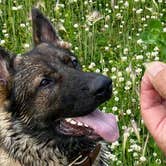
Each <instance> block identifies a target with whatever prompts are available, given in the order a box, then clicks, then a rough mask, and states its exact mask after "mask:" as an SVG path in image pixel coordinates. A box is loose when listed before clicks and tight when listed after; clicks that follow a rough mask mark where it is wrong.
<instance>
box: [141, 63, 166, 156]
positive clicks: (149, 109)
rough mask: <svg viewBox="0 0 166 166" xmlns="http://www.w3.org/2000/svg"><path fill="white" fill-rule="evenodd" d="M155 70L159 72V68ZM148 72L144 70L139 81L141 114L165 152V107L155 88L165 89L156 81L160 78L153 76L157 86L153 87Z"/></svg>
mask: <svg viewBox="0 0 166 166" xmlns="http://www.w3.org/2000/svg"><path fill="white" fill-rule="evenodd" d="M155 67H156V65H155ZM155 70H156V69H155ZM157 70H158V71H159V72H160V70H159V68H157ZM155 72H156V71H155ZM149 74H150V73H149V72H147V71H146V72H145V74H144V77H143V79H142V82H141V98H140V102H141V114H142V117H143V119H144V122H145V124H146V126H147V128H148V130H149V131H150V133H151V134H152V135H153V137H154V138H155V140H156V142H157V144H158V145H159V147H160V148H161V149H162V150H163V151H164V152H165V153H166V145H163V144H165V142H166V140H164V139H166V138H165V136H164V135H165V133H166V107H165V104H163V98H162V97H161V96H160V94H159V93H158V92H157V90H158V89H157V88H158V87H159V89H160V91H164V90H165V89H164V88H163V85H161V84H158V83H156V82H157V81H160V82H161V81H162V78H160V79H159V77H158V78H157V79H156V78H155V79H156V80H155V81H154V82H155V83H156V84H155V86H157V88H156V87H155V88H154V82H153V83H152V81H153V78H151V76H149ZM162 77H163V75H162ZM165 77H166V75H165ZM165 83H166V82H165ZM165 85H166V84H165ZM160 86H162V88H163V89H162V88H160ZM156 89H157V90H156ZM161 89H162V90H161ZM160 93H161V92H160ZM162 94H163V93H162Z"/></svg>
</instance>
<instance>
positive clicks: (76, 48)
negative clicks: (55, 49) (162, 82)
mask: <svg viewBox="0 0 166 166" xmlns="http://www.w3.org/2000/svg"><path fill="white" fill-rule="evenodd" d="M32 7H38V8H40V9H41V10H42V11H43V12H44V13H45V14H46V15H47V16H48V17H49V18H50V19H51V20H52V23H53V24H54V25H55V27H56V28H57V30H58V31H59V34H60V35H61V36H62V38H63V39H64V40H65V41H68V42H70V43H71V45H72V50H73V52H75V54H76V55H77V56H78V57H79V59H80V61H81V63H82V64H83V68H84V70H85V71H96V72H100V73H103V74H105V75H108V76H110V77H111V78H112V79H113V83H114V88H113V94H114V95H113V97H112V100H110V101H109V102H107V103H106V104H104V105H103V106H102V107H101V109H103V111H106V112H113V113H114V114H116V115H117V119H118V123H119V128H120V139H119V140H118V141H117V142H115V143H113V144H112V145H110V146H111V147H112V155H111V156H108V157H109V158H110V163H112V165H115V166H116V165H121V166H137V165H140V166H157V165H162V166H164V165H166V160H165V159H164V156H163V154H162V153H161V151H160V150H159V149H158V148H157V146H156V144H155V143H154V141H153V139H152V138H151V136H150V135H149V133H148V132H147V130H146V128H145V126H144V122H143V121H142V119H141V117H140V106H139V88H140V81H141V77H142V74H143V72H144V66H143V64H144V63H145V62H149V61H152V60H161V61H165V62H166V1H165V0H149V1H148V0H128V1H125V0H112V1H111V0H96V1H95V0H86V1H84V0H66V1H65V0H57V1H55V0H38V1H37V0H36V1H35V0H0V29H1V30H0V45H1V46H4V47H6V48H7V49H8V50H11V51H12V52H13V53H15V54H22V53H23V52H25V51H27V50H30V49H31V48H32V46H33V43H32V35H31V31H32V27H31V17H30V12H31V8H32Z"/></svg>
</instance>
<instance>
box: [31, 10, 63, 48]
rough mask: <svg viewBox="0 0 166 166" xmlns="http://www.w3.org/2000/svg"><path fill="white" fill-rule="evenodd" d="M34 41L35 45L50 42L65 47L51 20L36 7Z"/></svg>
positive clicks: (34, 11) (33, 13) (33, 18)
mask: <svg viewBox="0 0 166 166" xmlns="http://www.w3.org/2000/svg"><path fill="white" fill-rule="evenodd" d="M32 24H33V41H34V45H35V46H36V45H38V44H40V43H42V42H48V43H52V44H55V45H58V46H60V47H65V45H63V42H62V41H61V40H60V37H59V36H58V34H57V32H56V30H55V29H54V27H53V25H52V24H51V23H50V22H49V20H48V19H47V18H46V17H45V16H44V15H43V14H42V13H41V12H40V11H39V10H38V9H36V8H33V9H32Z"/></svg>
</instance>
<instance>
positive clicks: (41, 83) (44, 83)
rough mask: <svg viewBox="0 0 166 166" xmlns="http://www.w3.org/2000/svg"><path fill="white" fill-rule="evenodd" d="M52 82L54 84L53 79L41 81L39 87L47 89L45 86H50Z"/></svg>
mask: <svg viewBox="0 0 166 166" xmlns="http://www.w3.org/2000/svg"><path fill="white" fill-rule="evenodd" d="M51 82H52V80H51V79H48V78H44V79H42V80H41V82H40V85H39V87H45V86H47V85H49V84H50V83H51Z"/></svg>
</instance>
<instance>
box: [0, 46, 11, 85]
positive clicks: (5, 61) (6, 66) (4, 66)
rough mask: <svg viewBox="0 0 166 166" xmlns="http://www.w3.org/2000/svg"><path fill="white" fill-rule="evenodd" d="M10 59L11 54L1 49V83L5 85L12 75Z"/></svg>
mask: <svg viewBox="0 0 166 166" xmlns="http://www.w3.org/2000/svg"><path fill="white" fill-rule="evenodd" d="M10 59H11V55H10V53H8V52H7V51H6V50H5V49H3V48H2V47H0V82H1V84H4V85H5V84H6V83H7V82H8V80H9V77H10V73H11V66H10V61H11V60H10Z"/></svg>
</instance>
